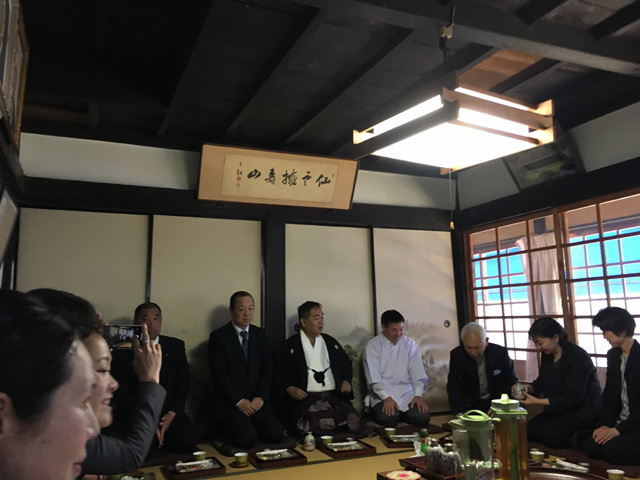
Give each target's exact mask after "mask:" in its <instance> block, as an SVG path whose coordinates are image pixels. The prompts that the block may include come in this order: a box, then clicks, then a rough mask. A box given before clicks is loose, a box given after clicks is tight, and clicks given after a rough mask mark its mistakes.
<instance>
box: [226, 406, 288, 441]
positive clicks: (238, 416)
mask: <svg viewBox="0 0 640 480" xmlns="http://www.w3.org/2000/svg"><path fill="white" fill-rule="evenodd" d="M221 427H222V433H223V435H224V437H225V438H226V440H227V442H228V443H230V444H231V445H233V446H234V447H238V448H243V449H247V450H248V449H250V448H252V447H253V446H254V445H255V444H256V442H257V441H258V440H260V441H261V442H263V443H280V442H282V440H283V438H284V432H283V430H282V425H281V424H280V421H279V420H278V418H277V417H276V415H275V413H274V412H273V409H272V408H271V404H269V403H265V404H264V405H262V408H261V409H260V410H258V411H257V412H256V413H254V414H253V415H252V416H250V417H247V416H246V415H245V414H244V413H242V412H241V411H240V410H238V409H237V408H234V409H232V410H229V411H228V412H226V415H225V418H224V420H223V421H222V424H221Z"/></svg>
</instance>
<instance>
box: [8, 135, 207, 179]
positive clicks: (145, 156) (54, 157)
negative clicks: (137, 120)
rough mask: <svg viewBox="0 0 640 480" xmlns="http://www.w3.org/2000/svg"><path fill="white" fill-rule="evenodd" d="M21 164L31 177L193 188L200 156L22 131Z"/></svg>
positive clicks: (194, 153)
mask: <svg viewBox="0 0 640 480" xmlns="http://www.w3.org/2000/svg"><path fill="white" fill-rule="evenodd" d="M20 163H21V164H22V168H23V170H24V173H25V175H27V176H30V177H44V178H54V179H66V180H78V181H84V182H97V183H115V184H119V185H136V186H145V187H164V188H175V189H181V190H190V189H195V188H196V187H197V184H198V171H199V168H200V154H199V153H197V152H185V151H181V150H167V149H163V148H153V147H142V146H139V145H128V144H123V143H110V142H101V141H96V140H83V139H77V138H66V137H51V136H47V135H36V134H30V133H23V134H22V136H21V137H20Z"/></svg>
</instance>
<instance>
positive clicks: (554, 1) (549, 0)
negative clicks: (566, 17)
mask: <svg viewBox="0 0 640 480" xmlns="http://www.w3.org/2000/svg"><path fill="white" fill-rule="evenodd" d="M564 3H566V0H530V1H529V2H528V3H525V4H524V5H522V6H521V7H520V8H519V9H518V10H516V15H517V16H518V17H519V18H520V19H521V20H522V21H523V22H524V23H526V24H527V25H531V24H533V23H535V22H537V21H538V20H540V19H541V18H543V17H544V16H545V15H548V14H549V13H551V12H553V11H554V10H555V9H557V8H558V7H560V6H561V5H562V4H564Z"/></svg>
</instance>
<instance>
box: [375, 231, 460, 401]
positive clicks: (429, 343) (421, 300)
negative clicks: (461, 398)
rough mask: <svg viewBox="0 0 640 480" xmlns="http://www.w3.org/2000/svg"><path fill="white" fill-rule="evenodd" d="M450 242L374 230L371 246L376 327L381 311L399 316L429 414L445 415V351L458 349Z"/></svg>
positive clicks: (433, 235)
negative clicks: (424, 380) (420, 367)
mask: <svg viewBox="0 0 640 480" xmlns="http://www.w3.org/2000/svg"><path fill="white" fill-rule="evenodd" d="M450 238H451V237H450V234H449V233H448V232H431V231H416V230H392V229H375V230H374V241H373V248H374V258H375V260H374V262H375V275H376V277H375V278H376V297H377V309H378V323H379V317H380V315H381V314H382V312H384V311H385V310H390V309H395V310H398V311H399V312H400V313H402V315H403V316H404V318H405V320H406V323H405V334H406V335H408V336H410V337H411V338H413V339H414V340H415V341H416V342H417V343H418V345H420V347H421V349H422V358H423V362H424V364H425V369H426V371H427V376H428V377H429V384H428V386H427V392H426V396H425V399H426V401H427V403H428V404H429V407H430V408H431V410H432V411H435V412H437V411H445V410H449V401H448V398H447V392H446V385H447V373H448V371H449V351H450V350H451V349H452V348H454V347H456V346H458V328H457V320H456V319H457V317H456V299H455V287H454V283H453V261H452V258H451V240H450ZM446 320H449V322H450V326H449V327H448V328H447V327H445V326H444V322H445V321H446ZM377 328H378V330H379V327H377Z"/></svg>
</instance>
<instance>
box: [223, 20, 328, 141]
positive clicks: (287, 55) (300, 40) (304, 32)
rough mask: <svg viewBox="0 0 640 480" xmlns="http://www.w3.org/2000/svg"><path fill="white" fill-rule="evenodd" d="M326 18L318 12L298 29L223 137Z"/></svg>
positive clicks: (306, 44)
mask: <svg viewBox="0 0 640 480" xmlns="http://www.w3.org/2000/svg"><path fill="white" fill-rule="evenodd" d="M325 20H326V12H316V13H315V15H313V17H312V18H311V19H309V22H308V23H307V25H306V26H305V27H304V28H302V29H301V30H299V31H298V33H297V34H296V35H294V37H295V38H293V39H292V40H291V41H290V42H289V44H288V45H285V46H284V47H283V48H282V49H281V50H280V52H279V53H278V55H277V56H276V58H275V59H274V61H273V62H272V67H271V69H269V72H268V73H267V74H266V75H265V77H263V78H262V79H260V80H258V82H257V83H256V86H255V87H254V88H253V89H252V92H251V93H250V95H249V98H248V99H247V101H246V102H245V103H244V105H243V106H242V108H240V111H239V112H238V113H237V114H236V115H235V117H234V119H233V120H232V121H231V123H230V124H229V126H228V127H227V128H226V130H225V132H224V134H223V138H229V137H231V136H233V135H234V134H235V133H236V132H237V130H238V128H239V127H240V125H241V124H242V122H243V121H244V119H245V118H246V117H247V115H248V114H249V112H250V111H251V110H252V109H253V108H254V107H255V106H256V105H257V104H259V103H260V102H261V100H263V99H264V97H265V96H266V95H267V93H268V92H269V90H270V89H271V88H272V87H273V85H274V84H275V83H276V81H277V80H278V78H279V77H280V75H281V74H282V71H283V70H284V69H285V68H286V67H287V65H288V64H289V62H290V61H291V60H292V59H293V58H295V57H297V56H298V55H299V54H300V52H301V51H303V50H304V49H306V48H308V47H309V44H310V41H311V39H312V37H313V36H314V34H315V33H316V32H317V31H318V29H319V28H320V27H321V26H322V25H323V24H324V22H325Z"/></svg>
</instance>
